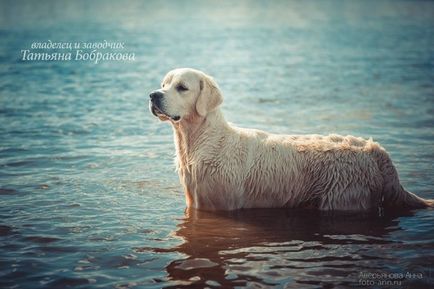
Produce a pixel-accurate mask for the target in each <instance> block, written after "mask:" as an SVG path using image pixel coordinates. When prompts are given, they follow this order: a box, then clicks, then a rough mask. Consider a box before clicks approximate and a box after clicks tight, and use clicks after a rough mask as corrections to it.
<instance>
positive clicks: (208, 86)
mask: <svg viewBox="0 0 434 289" xmlns="http://www.w3.org/2000/svg"><path fill="white" fill-rule="evenodd" d="M222 102H223V96H222V94H221V93H220V89H219V88H218V86H217V83H216V82H215V81H214V79H212V78H211V77H210V76H208V75H204V76H203V77H202V79H201V80H200V94H199V97H198V99H197V101H196V110H197V113H198V114H199V115H200V116H206V115H207V114H208V112H210V111H213V110H214V109H216V108H217V107H218V106H219V105H220V104H221V103H222Z"/></svg>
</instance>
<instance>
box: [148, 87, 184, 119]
mask: <svg viewBox="0 0 434 289" xmlns="http://www.w3.org/2000/svg"><path fill="white" fill-rule="evenodd" d="M163 96H164V93H163V92H161V91H159V90H155V91H153V92H151V94H150V95H149V97H150V100H149V109H150V110H151V112H152V114H153V115H155V116H156V117H158V118H159V119H160V120H166V119H167V118H170V119H172V120H174V121H178V120H180V119H181V117H180V116H171V115H169V114H167V113H165V112H164V108H163V105H162V99H163Z"/></svg>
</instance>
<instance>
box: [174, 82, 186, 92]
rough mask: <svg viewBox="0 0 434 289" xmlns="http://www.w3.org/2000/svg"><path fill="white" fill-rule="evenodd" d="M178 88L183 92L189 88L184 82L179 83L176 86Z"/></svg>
mask: <svg viewBox="0 0 434 289" xmlns="http://www.w3.org/2000/svg"><path fill="white" fill-rule="evenodd" d="M176 90H177V91H179V92H181V91H187V90H188V88H187V87H186V86H185V85H184V84H178V85H177V86H176Z"/></svg>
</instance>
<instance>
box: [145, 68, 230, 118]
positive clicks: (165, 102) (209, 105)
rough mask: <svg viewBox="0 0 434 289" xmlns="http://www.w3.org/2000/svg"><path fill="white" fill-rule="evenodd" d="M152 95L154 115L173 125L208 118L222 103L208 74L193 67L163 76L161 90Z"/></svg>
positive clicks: (217, 90)
mask: <svg viewBox="0 0 434 289" xmlns="http://www.w3.org/2000/svg"><path fill="white" fill-rule="evenodd" d="M149 96H150V98H151V99H150V100H149V109H150V111H151V112H152V114H154V115H155V116H157V117H158V118H160V120H171V121H173V122H178V121H181V120H183V119H186V120H187V119H191V118H193V117H205V116H206V115H207V114H208V113H209V112H210V111H213V110H215V109H216V108H217V107H218V106H219V105H220V104H221V103H222V101H223V97H222V95H221V93H220V90H219V88H218V86H217V84H216V83H215V81H214V80H213V79H212V78H211V77H210V76H208V75H206V74H205V73H203V72H201V71H198V70H195V69H191V68H179V69H175V70H172V71H170V72H169V73H167V74H166V76H165V77H164V80H163V82H162V83H161V88H160V89H158V90H155V91H153V92H152V93H151V94H150V95H149Z"/></svg>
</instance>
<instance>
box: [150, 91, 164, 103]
mask: <svg viewBox="0 0 434 289" xmlns="http://www.w3.org/2000/svg"><path fill="white" fill-rule="evenodd" d="M149 97H150V98H151V100H152V101H154V100H156V99H159V98H162V97H163V93H162V92H161V91H158V90H156V91H153V92H151V94H150V95H149Z"/></svg>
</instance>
